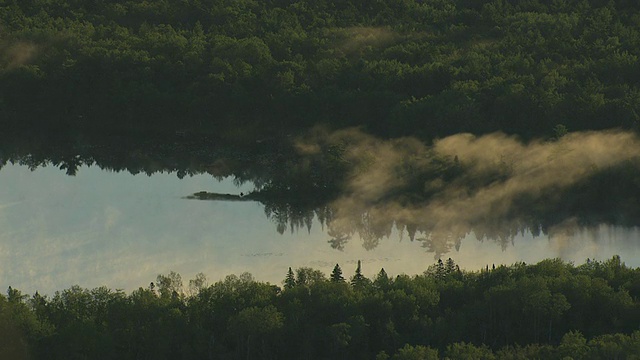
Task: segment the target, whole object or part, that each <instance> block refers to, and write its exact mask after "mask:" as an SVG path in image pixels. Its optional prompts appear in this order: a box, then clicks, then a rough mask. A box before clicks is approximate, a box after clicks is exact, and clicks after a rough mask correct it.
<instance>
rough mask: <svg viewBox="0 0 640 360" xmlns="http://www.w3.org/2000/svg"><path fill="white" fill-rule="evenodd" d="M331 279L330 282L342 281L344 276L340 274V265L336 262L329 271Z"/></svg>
mask: <svg viewBox="0 0 640 360" xmlns="http://www.w3.org/2000/svg"><path fill="white" fill-rule="evenodd" d="M331 281H332V282H344V276H342V269H341V268H340V265H338V264H336V266H335V267H334V268H333V271H332V272H331Z"/></svg>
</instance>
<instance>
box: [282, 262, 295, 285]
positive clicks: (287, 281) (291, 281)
mask: <svg viewBox="0 0 640 360" xmlns="http://www.w3.org/2000/svg"><path fill="white" fill-rule="evenodd" d="M294 286H296V277H295V275H294V274H293V270H291V267H289V271H287V277H286V278H285V279H284V288H285V289H291V288H293V287H294Z"/></svg>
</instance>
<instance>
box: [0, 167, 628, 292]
mask: <svg viewBox="0 0 640 360" xmlns="http://www.w3.org/2000/svg"><path fill="white" fill-rule="evenodd" d="M0 184H1V186H0V287H1V289H2V290H1V291H2V292H4V289H6V288H7V287H8V286H13V287H15V288H17V289H20V290H22V291H23V292H26V293H29V294H32V293H34V292H35V291H36V290H38V291H39V292H40V293H46V294H52V293H53V292H54V291H56V290H63V289H65V288H68V287H70V286H72V285H74V284H77V285H80V286H82V287H86V288H93V287H97V286H102V285H105V286H107V287H110V288H113V289H116V288H118V289H124V290H126V291H131V290H133V289H136V288H138V287H140V286H143V287H146V286H147V285H148V284H149V282H151V281H155V278H156V276H157V275H158V274H166V273H168V272H169V271H171V270H173V271H176V272H178V273H180V274H181V275H182V277H183V281H184V283H185V284H187V283H188V280H189V279H191V278H193V277H194V276H195V274H196V273H198V272H203V273H205V274H206V275H207V277H208V278H209V280H210V282H215V281H217V280H220V279H222V278H223V277H224V276H225V275H228V274H240V273H242V272H244V271H248V272H250V273H252V274H253V275H254V277H255V278H256V279H257V280H260V281H268V282H271V283H275V284H278V285H280V284H281V282H282V279H284V277H285V274H286V271H287V269H288V267H292V268H297V267H300V266H310V267H313V268H317V269H320V270H322V271H324V272H325V273H327V274H328V273H329V272H330V271H331V269H332V268H333V266H334V265H335V264H336V263H339V264H340V265H341V267H342V268H343V271H344V274H345V275H346V276H347V277H348V276H351V275H352V274H353V271H354V270H355V267H356V265H355V264H356V262H357V260H358V259H361V260H362V262H363V272H364V274H365V275H367V276H369V277H372V276H373V275H374V274H375V273H377V272H378V271H379V270H380V268H381V267H384V268H385V270H386V271H387V273H389V274H390V275H397V274H400V273H407V274H416V273H420V272H422V271H424V270H425V269H426V268H427V267H428V266H429V265H430V264H433V262H434V256H433V254H432V253H427V252H426V251H425V249H423V248H422V247H421V243H420V242H418V241H415V242H411V241H409V240H408V236H406V234H405V236H404V237H403V238H404V240H402V241H400V240H399V238H400V237H399V234H398V233H397V232H394V233H392V235H391V236H390V238H389V239H383V240H382V241H381V242H380V245H379V246H378V247H376V248H375V249H373V250H370V251H366V250H365V249H363V248H362V246H361V243H360V242H359V240H358V239H357V236H356V238H354V239H353V240H352V241H350V242H349V243H348V244H347V245H346V246H345V249H344V251H338V250H334V249H332V248H331V247H330V246H329V244H328V243H327V241H328V240H329V236H327V235H326V234H324V233H323V231H322V228H321V226H320V224H318V223H317V222H316V223H314V225H313V227H312V229H311V232H310V233H307V231H306V230H303V231H300V232H298V233H293V234H291V233H290V232H285V233H284V234H283V235H280V234H278V233H277V232H276V231H275V224H273V223H272V222H270V221H269V220H268V219H267V218H266V217H265V215H264V208H263V206H262V205H261V204H259V203H254V202H224V201H197V200H186V199H182V197H183V196H186V195H189V194H192V193H194V192H197V191H201V190H206V191H212V192H219V193H227V192H228V193H239V192H241V191H244V192H247V191H248V190H250V188H251V187H250V186H244V187H241V188H237V187H235V186H234V185H233V183H232V181H231V180H228V181H223V182H221V183H218V182H217V181H216V180H215V179H213V178H212V177H211V176H209V175H200V176H194V177H191V178H185V179H182V180H180V179H178V178H177V176H176V175H175V174H156V175H153V176H152V177H148V176H146V175H136V176H134V175H131V174H129V173H125V172H122V173H113V172H105V171H102V170H100V169H99V168H97V167H89V168H87V167H84V168H81V169H80V170H79V172H78V174H77V176H75V177H69V176H67V175H65V174H64V172H63V171H60V170H59V169H57V168H53V167H45V168H39V169H37V170H35V171H33V172H32V171H30V170H29V169H28V168H26V167H22V166H11V165H8V166H5V167H4V168H3V169H2V170H0ZM639 242H640V231H639V230H638V229H637V228H634V229H621V228H614V227H608V226H601V227H599V228H597V229H591V230H582V231H579V232H576V233H567V232H566V231H555V232H554V233H553V234H552V236H550V237H546V236H542V237H537V238H533V237H532V236H531V235H530V234H526V233H525V234H524V235H522V236H519V237H516V238H515V239H514V240H513V243H514V245H513V246H508V247H507V248H506V249H505V250H502V249H501V248H500V246H499V245H498V244H496V243H494V242H492V241H478V240H477V239H476V238H475V236H474V235H473V234H469V235H468V236H467V237H466V238H465V239H464V240H463V242H462V245H461V247H460V250H459V251H453V252H451V253H449V254H445V257H449V256H450V257H452V258H453V259H454V260H455V261H456V262H457V263H459V264H460V265H461V267H463V268H467V269H471V270H476V269H479V268H480V267H483V266H485V265H487V264H489V265H491V264H494V263H495V264H496V265H497V264H503V263H504V264H511V263H514V262H516V261H525V262H527V263H534V262H537V261H539V260H541V259H543V258H548V257H562V258H563V259H565V260H570V261H574V262H576V263H582V262H583V261H584V260H585V259H586V258H597V259H600V260H602V259H606V258H609V257H611V256H613V255H614V254H620V255H621V256H622V260H623V261H625V262H626V263H627V264H628V265H632V266H640V244H639Z"/></svg>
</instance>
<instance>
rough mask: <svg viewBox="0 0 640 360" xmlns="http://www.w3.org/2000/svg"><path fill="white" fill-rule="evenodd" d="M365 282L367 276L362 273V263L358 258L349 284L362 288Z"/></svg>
mask: <svg viewBox="0 0 640 360" xmlns="http://www.w3.org/2000/svg"><path fill="white" fill-rule="evenodd" d="M366 284H367V278H366V277H364V275H362V264H361V262H360V260H358V267H357V268H356V273H355V275H353V277H352V278H351V285H352V286H353V287H354V288H356V289H362V288H363V287H364V286H365V285H366Z"/></svg>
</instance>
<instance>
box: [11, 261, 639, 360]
mask: <svg viewBox="0 0 640 360" xmlns="http://www.w3.org/2000/svg"><path fill="white" fill-rule="evenodd" d="M363 266H366V264H361V263H360V262H358V265H357V268H356V269H355V272H354V274H353V275H352V276H350V277H346V276H345V275H344V274H343V271H342V269H341V267H340V265H338V264H336V266H335V268H334V270H333V271H332V273H331V274H330V276H329V277H327V276H326V275H325V274H324V273H322V272H321V271H318V270H315V269H312V268H307V267H301V268H298V269H296V270H293V269H291V268H289V270H288V271H287V272H286V275H285V279H284V280H283V286H282V287H280V286H278V285H273V284H270V283H263V282H259V281H256V280H255V279H254V278H253V277H252V276H251V275H250V274H248V273H244V274H242V275H240V276H236V275H229V276H227V277H226V278H225V279H224V280H221V281H217V282H215V283H214V284H209V283H208V281H207V278H206V276H205V275H203V274H198V275H197V276H196V278H195V279H193V280H190V281H189V282H188V284H186V285H185V286H183V282H182V278H181V276H180V275H179V274H177V273H175V272H171V273H169V274H167V275H159V276H158V277H157V279H156V281H155V282H153V283H151V284H149V286H148V287H145V288H143V287H140V288H139V289H137V290H135V291H132V292H131V293H129V294H127V293H125V292H124V291H122V290H111V289H109V288H107V287H99V288H95V289H91V290H90V289H83V288H81V287H79V286H73V287H71V288H69V289H66V290H63V291H58V292H56V293H55V294H53V295H52V296H47V295H45V296H43V295H40V294H38V293H37V292H36V293H35V294H34V295H32V296H28V295H25V294H22V293H21V292H20V291H19V290H17V289H13V288H11V287H9V289H8V291H7V295H0V329H1V331H2V334H3V336H2V337H0V351H1V352H2V353H3V354H5V355H7V354H8V355H9V356H10V357H11V358H13V359H40V358H43V359H44V358H46V359H86V358H91V359H247V358H249V359H276V358H278V359H280V358H292V359H293V358H307V359H328V358H332V359H340V358H344V359H373V358H375V359H440V358H441V359H447V358H450V359H459V358H473V359H525V358H545V359H563V358H566V357H571V358H574V359H601V358H619V359H624V358H632V357H631V356H632V355H633V354H638V352H639V351H640V332H639V331H638V321H639V320H640V302H639V301H640V269H638V268H632V267H629V266H626V265H625V264H624V263H623V262H621V259H620V257H619V256H614V257H613V258H611V259H608V260H606V261H596V260H590V259H587V261H586V262H585V263H583V264H581V265H574V264H572V263H567V262H563V261H561V260H559V259H547V260H543V261H541V262H539V263H537V264H525V263H515V264H513V265H510V266H505V265H500V266H495V265H491V266H489V265H487V266H486V267H484V268H483V269H481V270H479V271H467V270H461V269H460V268H459V267H458V266H457V264H456V263H455V261H453V260H452V259H447V260H446V261H442V260H439V261H438V262H436V263H435V264H433V265H431V266H429V267H428V268H427V270H425V271H424V273H422V274H419V275H415V276H409V275H404V274H400V275H397V276H395V277H393V276H389V274H387V273H386V272H385V270H384V269H381V270H380V271H379V273H378V274H377V275H376V276H375V277H374V278H372V279H369V278H367V277H366V276H364V275H363V274H362V267H363Z"/></svg>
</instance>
